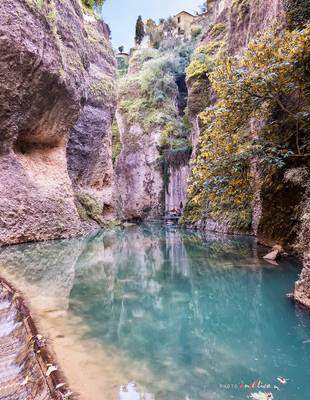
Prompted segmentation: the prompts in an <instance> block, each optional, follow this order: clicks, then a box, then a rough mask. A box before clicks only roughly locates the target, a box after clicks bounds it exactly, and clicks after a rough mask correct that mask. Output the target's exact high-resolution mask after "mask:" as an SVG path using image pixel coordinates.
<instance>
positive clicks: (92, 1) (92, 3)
mask: <svg viewBox="0 0 310 400" xmlns="http://www.w3.org/2000/svg"><path fill="white" fill-rule="evenodd" d="M82 3H83V4H84V5H85V6H86V7H87V8H95V7H99V8H100V7H102V6H103V3H104V0H82Z"/></svg>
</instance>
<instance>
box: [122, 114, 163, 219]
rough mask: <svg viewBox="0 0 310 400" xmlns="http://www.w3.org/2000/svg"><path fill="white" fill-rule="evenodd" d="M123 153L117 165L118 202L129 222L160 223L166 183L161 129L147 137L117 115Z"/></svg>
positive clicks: (136, 127)
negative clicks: (160, 150)
mask: <svg viewBox="0 0 310 400" xmlns="http://www.w3.org/2000/svg"><path fill="white" fill-rule="evenodd" d="M117 121H118V126H119V130H120V136H121V142H122V151H121V153H120V155H119V157H118V160H117V165H116V180H115V199H116V202H117V208H118V210H119V212H120V217H121V218H122V219H125V220H154V219H155V220H156V219H159V218H161V216H162V215H163V205H164V204H163V180H162V173H161V166H160V154H159V151H158V145H159V139H160V129H159V128H157V129H156V128H155V129H153V130H152V131H150V132H148V133H147V134H146V133H145V132H144V130H143V128H142V127H141V125H140V124H139V123H135V124H129V123H128V122H127V121H126V117H124V116H123V115H121V113H119V112H118V113H117Z"/></svg>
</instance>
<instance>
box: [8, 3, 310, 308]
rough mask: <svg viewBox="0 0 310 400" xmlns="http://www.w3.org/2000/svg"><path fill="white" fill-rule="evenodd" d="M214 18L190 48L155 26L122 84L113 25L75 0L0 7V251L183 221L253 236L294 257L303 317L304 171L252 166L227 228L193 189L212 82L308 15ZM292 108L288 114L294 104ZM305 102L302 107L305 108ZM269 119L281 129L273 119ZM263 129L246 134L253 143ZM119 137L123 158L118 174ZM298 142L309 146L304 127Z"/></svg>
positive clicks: (276, 12)
mask: <svg viewBox="0 0 310 400" xmlns="http://www.w3.org/2000/svg"><path fill="white" fill-rule="evenodd" d="M302 3H303V4H302ZM208 4H209V5H208V11H207V12H206V13H204V14H203V15H201V16H200V24H201V30H200V31H199V32H197V31H195V32H194V31H193V35H192V37H191V38H188V37H187V38H184V37H182V35H176V34H175V32H174V28H173V29H172V28H171V26H172V27H173V21H170V22H169V21H168V20H167V21H168V22H166V25H165V24H163V25H162V26H161V25H160V24H159V25H157V24H155V25H154V24H152V23H151V22H149V24H148V25H147V27H146V34H147V35H148V37H149V40H148V42H147V44H145V43H146V41H144V42H143V43H142V44H141V45H139V46H136V48H135V49H134V50H133V51H132V54H131V56H130V61H129V69H128V72H127V73H126V75H125V76H123V77H121V78H117V68H116V60H115V55H114V52H113V50H112V47H111V43H110V32H109V29H108V27H107V25H106V24H105V23H104V22H103V21H102V20H101V19H100V18H99V17H98V16H96V14H95V13H94V12H93V11H92V10H90V9H89V8H87V7H85V6H83V5H82V4H81V2H80V1H79V0H63V1H60V0H51V1H48V2H41V1H39V0H23V1H21V0H12V1H10V3H9V4H8V3H5V4H3V5H2V6H1V10H0V21H1V25H0V52H1V58H0V87H1V91H0V102H1V109H0V124H1V125H0V126H1V140H0V164H1V168H2V175H1V180H0V199H1V202H0V244H1V245H9V244H17V243H23V242H30V241H45V240H50V239H59V238H73V237H77V236H83V235H86V234H87V233H89V232H91V231H94V230H98V229H100V228H103V227H105V226H111V225H113V224H118V223H119V222H118V221H129V222H132V221H134V222H143V221H162V220H163V217H164V215H165V213H169V211H170V210H171V209H178V208H182V209H183V207H184V215H183V217H182V219H181V224H182V225H183V226H185V227H190V228H191V229H198V230H205V231H210V230H212V231H217V232H224V233H233V234H246V235H254V236H256V237H257V238H258V240H259V241H260V242H261V243H263V244H265V245H268V246H274V245H279V246H282V247H283V248H284V250H285V251H293V252H295V253H298V254H299V255H300V256H302V257H303V258H304V270H303V272H302V274H301V276H300V280H299V281H298V282H297V283H296V288H295V298H296V300H297V301H298V302H300V303H301V304H304V305H306V306H308V307H309V306H310V265H309V259H310V256H309V254H310V253H309V252H310V248H309V246H310V217H309V215H310V214H309V212H310V211H309V207H310V205H309V190H310V189H309V161H308V159H309V158H308V157H307V156H303V155H302V156H300V157H298V158H297V157H296V158H292V160H293V161H291V159H289V160H288V161H287V163H286V165H285V166H283V167H281V168H280V169H278V170H277V169H276V168H273V169H272V171H271V172H268V174H266V173H265V172H264V171H263V170H262V168H261V166H260V163H259V162H258V161H259V157H260V156H259V155H253V156H251V157H250V161H249V165H248V168H249V173H248V175H249V178H248V180H249V186H250V188H251V190H250V191H251V193H250V196H249V197H248V198H247V199H246V206H244V207H243V206H242V207H240V209H238V208H235V207H234V201H233V200H231V199H230V200H229V201H231V203H230V204H231V205H230V209H231V210H233V211H234V214H233V215H232V212H231V210H228V211H227V209H220V208H218V209H216V210H214V209H212V201H210V199H209V200H207V199H206V198H205V197H204V198H203V199H202V197H199V199H198V198H197V195H196V194H195V195H193V191H192V189H191V187H192V186H193V185H191V182H193V180H195V179H196V175H195V174H198V175H199V168H198V173H197V172H195V168H196V166H197V165H198V164H197V162H198V163H199V162H200V161H199V160H200V159H199V157H200V154H201V153H202V150H201V149H202V148H203V147H201V146H203V144H202V145H201V143H202V141H203V140H204V137H205V133H204V132H205V131H206V125H204V122H203V118H202V117H201V113H204V111H205V110H206V109H207V108H209V107H211V108H212V107H216V105H217V102H218V100H219V99H218V94H216V93H215V92H214V89H213V87H212V82H211V81H212V78H211V70H212V72H213V71H214V69H215V67H214V66H215V65H216V63H217V62H218V59H219V57H220V55H221V54H222V52H226V53H227V54H228V55H229V56H230V57H232V58H234V60H240V59H242V57H244V56H245V54H247V50H248V48H249V46H251V43H252V42H253V40H256V39H258V37H259V35H260V33H261V32H265V31H266V30H268V28H269V27H271V26H272V25H276V29H277V30H278V32H280V33H283V32H286V31H287V32H292V31H294V29H299V30H301V29H306V28H305V26H306V24H307V22H308V20H309V15H308V14H309V6H310V5H309V1H308V0H307V1H306V2H298V1H297V2H295V1H291V0H290V1H284V0H277V1H273V2H272V4H271V3H270V1H267V0H263V1H260V2H255V1H252V0H220V1H209V2H208ZM307 10H308V11H307ZM169 24H170V25H169ZM171 24H172V25H171ZM195 29H196V27H195ZM307 32H308V33H305V35H306V34H308V35H309V31H307ZM154 37H156V41H155V39H154ZM152 40H153V42H152ZM307 40H308V42H307V43H309V37H308V39H307ZM308 46H309V44H308ZM307 48H308V49H309V47H307ZM306 61H307V62H309V58H308V59H307V60H306ZM236 62H237V61H236ZM304 81H305V82H306V81H307V77H304ZM287 99H288V100H287V105H288V106H290V105H291V103H292V102H294V98H293V97H290V98H287ZM282 100H283V99H282ZM303 102H305V107H306V106H307V107H308V106H309V98H307V96H305V97H304V98H303ZM285 104H286V103H285ZM273 116H275V119H276V118H278V120H281V118H282V115H281V114H280V111H279V109H277V108H274V109H273ZM268 118H269V116H268ZM268 118H266V117H262V118H259V116H258V115H255V116H254V114H253V115H251V117H250V118H249V119H248V120H247V126H248V132H249V136H251V138H252V139H255V138H258V137H260V136H261V132H262V131H263V130H264V129H265V128H266V126H267V125H268ZM115 123H117V129H118V133H119V143H117V144H118V145H119V147H120V153H119V155H118V157H117V158H116V160H115V162H114V165H113V160H112V148H113V145H115V143H113V139H112V125H113V124H115ZM305 126H306V125H305ZM288 129H290V128H288ZM302 129H303V130H301V131H300V136H301V139H302V140H305V143H307V140H308V139H309V126H308V125H307V127H305V128H302ZM301 139H300V140H301ZM275 143H276V142H275ZM269 144H270V143H269ZM284 144H285V145H287V146H288V148H289V151H292V152H293V151H295V150H296V149H295V148H294V145H292V144H291V142H290V141H289V140H288V141H287V143H284ZM278 145H279V143H276V144H273V143H271V144H270V148H273V147H276V146H278ZM290 146H291V147H290ZM214 154H216V152H215V153H214ZM219 158H221V156H220V154H219ZM231 159H232V157H231ZM210 165H211V163H210ZM196 169H197V168H196ZM195 182H196V181H195ZM243 184H244V182H242V183H241V186H242V185H243ZM188 185H189V186H188ZM241 186H240V187H241ZM195 190H196V189H195ZM201 190H202V189H201V188H200V192H199V193H200V194H201ZM220 200H221V195H218V198H216V197H215V199H214V202H215V203H216V202H218V203H220ZM240 221H241V222H240Z"/></svg>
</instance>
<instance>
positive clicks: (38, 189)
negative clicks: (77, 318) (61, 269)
mask: <svg viewBox="0 0 310 400" xmlns="http://www.w3.org/2000/svg"><path fill="white" fill-rule="evenodd" d="M87 18H88V16H86V15H84V14H83V11H82V7H81V4H80V2H79V1H78V0H70V1H69V0H65V1H60V0H51V1H49V2H39V1H36V0H12V1H10V2H2V3H1V8H0V105H1V107H0V132H1V136H0V166H1V171H2V172H1V180H0V200H1V201H0V215H1V217H0V244H12V243H18V242H24V241H32V240H46V239H54V238H59V237H72V236H75V235H78V234H81V233H82V232H83V231H84V230H85V227H83V226H82V224H81V221H80V217H79V214H78V212H77V209H76V206H75V202H74V192H73V189H72V183H71V180H70V178H69V174H68V169H67V156H66V147H67V142H68V138H69V135H70V132H71V131H72V129H73V131H72V132H74V131H77V130H78V129H80V132H81V131H83V130H84V132H85V130H86V129H87V128H89V126H86V124H84V127H82V125H83V124H82V123H81V117H80V115H85V107H86V106H89V104H88V103H87V101H88V98H89V97H88V93H89V90H87V88H88V87H89V86H90V84H91V83H90V82H91V81H92V79H93V78H94V77H96V76H98V75H102V74H103V73H107V74H108V75H111V74H112V73H113V72H112V68H113V62H112V59H111V57H110V58H108V57H105V61H103V58H104V57H101V59H100V56H99V55H98V56H97V58H96V57H95V56H94V52H93V51H91V50H90V49H91V45H92V42H94V40H95V39H94V38H93V37H92V36H91V33H93V35H97V42H98V47H100V48H101V49H102V53H104V54H106V53H107V52H108V50H107V46H108V38H107V32H106V28H105V26H104V24H103V23H100V22H96V24H93V32H88V31H87V29H86V28H87V23H86V20H87ZM95 25H97V26H95ZM104 91H105V92H107V91H108V90H104ZM99 97H100V94H99ZM100 104H102V102H101V103H100ZM111 104H112V102H111ZM106 107H107V108H106V111H105V112H106V115H107V116H108V118H107V121H106V125H109V116H110V114H109V113H111V111H112V108H113V107H112V106H111V107H110V108H109V106H106ZM93 111H94V110H93ZM79 117H80V119H79ZM87 118H88V120H89V125H91V124H92V123H91V122H90V121H91V120H95V118H97V120H98V119H99V122H98V123H97V125H96V129H97V130H96V129H93V130H92V136H93V142H90V143H89V147H92V146H93V149H94V147H97V149H96V151H98V146H97V143H95V142H96V140H97V141H98V138H97V135H98V134H99V133H98V131H100V134H101V138H103V137H105V136H108V135H109V134H106V135H105V133H104V132H105V131H107V132H108V131H109V127H107V128H106V127H104V126H103V127H102V130H100V128H99V124H101V123H102V120H103V118H104V117H102V116H101V115H100V117H98V113H97V114H96V113H95V111H94V112H93V114H89V115H88V117H87ZM77 121H78V125H77V126H78V128H74V127H75V125H76V123H77ZM88 132H89V131H88ZM88 132H87V133H88ZM99 141H100V140H99ZM108 142H109V140H107V141H106V142H105V141H104V140H102V141H101V149H100V151H99V153H100V155H99V156H98V157H97V162H98V159H99V158H100V157H102V158H101V162H102V159H103V158H104V157H105V156H106V155H105V154H103V153H104V151H103V150H102V149H103V147H104V146H106V145H108V144H109V143H108ZM92 151H94V150H92ZM69 153H70V154H71V155H72V154H74V157H76V159H77V158H80V160H81V158H83V155H80V154H78V151H76V149H74V150H72V147H71V150H69ZM90 153H91V151H90ZM84 155H85V153H84ZM86 156H87V157H88V156H89V154H87V155H86ZM69 164H70V165H71V167H70V170H71V171H72V170H75V168H74V167H73V166H72V165H73V164H74V163H73V162H72V158H71V159H70V157H69ZM72 175H73V174H72ZM99 186H100V185H99ZM101 186H102V185H101Z"/></svg>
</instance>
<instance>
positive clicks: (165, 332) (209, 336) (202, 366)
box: [0, 226, 310, 400]
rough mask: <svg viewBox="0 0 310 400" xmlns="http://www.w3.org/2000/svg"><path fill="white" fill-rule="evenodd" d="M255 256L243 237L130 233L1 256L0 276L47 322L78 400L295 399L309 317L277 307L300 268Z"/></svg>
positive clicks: (307, 370)
mask: <svg viewBox="0 0 310 400" xmlns="http://www.w3.org/2000/svg"><path fill="white" fill-rule="evenodd" d="M265 253H266V249H264V248H262V247H260V246H258V245H257V244H256V242H255V240H253V239H252V238H247V237H234V236H227V237H224V236H217V235H214V234H206V235H201V234H197V233H193V232H185V231H180V230H176V229H174V228H165V227H161V226H133V227H128V228H126V229H119V230H111V231H105V232H101V233H99V234H97V235H95V236H93V237H91V238H88V239H84V240H71V241H55V242H46V243H35V244H24V245H19V246H12V247H6V248H3V249H1V250H0V265H1V272H0V274H2V275H4V276H5V277H7V278H9V279H10V280H11V281H13V282H15V283H16V285H19V287H20V288H21V289H22V290H23V291H24V292H25V293H26V295H28V297H29V299H30V302H31V304H32V306H33V309H34V310H36V312H37V315H38V318H39V319H41V320H42V323H43V325H44V320H46V321H47V320H48V321H49V322H48V324H46V325H45V326H46V327H47V330H49V329H50V334H51V335H52V337H53V341H54V345H55V347H56V353H57V355H58V356H59V359H60V362H61V363H62V361H63V366H64V369H65V374H66V375H68V378H69V381H71V382H72V384H73V385H74V386H75V387H74V388H76V389H77V390H79V391H81V392H82V398H85V399H86V398H87V399H91V400H92V399H96V400H98V399H99V398H100V399H103V400H105V399H107V400H113V399H118V397H119V387H120V384H127V383H129V382H131V381H135V383H136V384H137V386H138V388H139V389H138V390H139V391H140V393H141V395H140V399H141V400H142V399H148V400H153V399H156V400H205V399H209V400H227V399H233V400H242V399H247V398H250V396H251V395H252V394H253V395H254V396H255V394H254V393H259V392H271V393H272V395H273V398H274V399H275V400H276V399H282V400H307V399H309V393H310V365H309V360H310V318H309V316H306V315H305V314H304V313H303V312H302V311H301V310H300V309H299V308H298V307H296V306H295V305H294V304H293V303H292V302H291V301H290V300H289V299H288V298H287V297H286V294H287V293H288V292H291V291H292V287H293V284H294V281H295V280H296V278H297V275H298V273H299V272H300V265H298V263H297V262H296V260H294V259H292V258H289V257H287V258H284V259H282V260H281V261H280V262H279V264H278V265H272V264H270V263H268V262H267V261H264V260H263V259H262V256H263V255H264V254H265ZM55 327H56V328H57V329H56V328H55ZM53 329H54V331H53ZM71 339H72V340H71ZM70 340H71V341H70ZM64 354H66V356H65V355H64ZM278 377H285V378H287V379H288V382H287V384H281V383H280V382H279V380H278V379H277V378H278ZM81 381H83V385H82V382H81ZM258 381H260V383H258ZM254 382H256V384H254V387H252V388H251V387H248V386H249V385H251V384H253V383H254ZM100 385H101V386H100ZM102 385H103V386H102ZM255 386H260V387H255ZM90 387H91V388H92V389H90ZM96 387H97V391H96V389H95V388H96ZM98 393H100V395H99V394H98Z"/></svg>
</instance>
